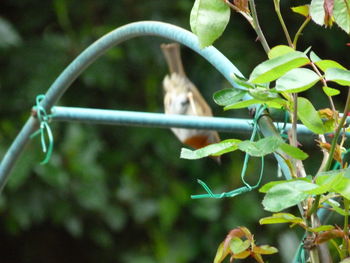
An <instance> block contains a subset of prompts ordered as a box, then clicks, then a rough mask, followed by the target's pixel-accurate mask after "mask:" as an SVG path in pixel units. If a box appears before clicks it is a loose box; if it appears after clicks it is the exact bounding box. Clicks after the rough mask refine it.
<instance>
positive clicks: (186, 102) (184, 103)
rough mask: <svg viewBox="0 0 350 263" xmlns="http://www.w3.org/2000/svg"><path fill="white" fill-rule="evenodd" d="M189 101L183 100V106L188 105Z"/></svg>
mask: <svg viewBox="0 0 350 263" xmlns="http://www.w3.org/2000/svg"><path fill="white" fill-rule="evenodd" d="M188 102H189V101H188V99H187V98H186V99H183V100H182V101H181V106H185V105H186V104H188Z"/></svg>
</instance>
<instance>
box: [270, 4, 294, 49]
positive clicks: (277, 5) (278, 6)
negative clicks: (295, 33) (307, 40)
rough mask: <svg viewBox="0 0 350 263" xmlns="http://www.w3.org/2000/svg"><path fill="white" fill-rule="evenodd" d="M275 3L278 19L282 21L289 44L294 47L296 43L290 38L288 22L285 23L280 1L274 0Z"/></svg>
mask: <svg viewBox="0 0 350 263" xmlns="http://www.w3.org/2000/svg"><path fill="white" fill-rule="evenodd" d="M273 3H274V5H275V11H276V13H277V16H278V19H279V21H280V23H281V26H282V29H283V32H284V34H285V36H286V38H287V41H288V45H289V46H290V47H292V48H294V45H293V42H292V39H291V38H290V35H289V32H288V29H287V26H286V24H285V23H284V20H283V17H282V14H281V9H280V1H279V0H273Z"/></svg>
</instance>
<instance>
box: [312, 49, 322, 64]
mask: <svg viewBox="0 0 350 263" xmlns="http://www.w3.org/2000/svg"><path fill="white" fill-rule="evenodd" d="M310 59H311V61H312V62H314V63H315V62H317V61H320V60H321V58H320V57H319V56H317V55H316V53H315V52H313V51H311V52H310Z"/></svg>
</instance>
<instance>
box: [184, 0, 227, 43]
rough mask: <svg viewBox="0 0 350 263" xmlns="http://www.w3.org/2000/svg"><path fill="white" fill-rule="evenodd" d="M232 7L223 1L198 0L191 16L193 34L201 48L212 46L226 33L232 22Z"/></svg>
mask: <svg viewBox="0 0 350 263" xmlns="http://www.w3.org/2000/svg"><path fill="white" fill-rule="evenodd" d="M230 14H231V11H230V7H229V6H228V5H227V4H225V2H224V1H222V0H196V1H195V2H194V5H193V8H192V10H191V15H190V25H191V30H192V32H193V33H194V34H195V35H197V37H198V40H199V44H200V46H201V48H204V47H207V46H210V45H211V44H212V43H213V42H214V41H215V40H216V39H217V38H219V37H220V36H221V35H222V33H223V32H224V30H225V28H226V26H227V24H228V22H229V20H230Z"/></svg>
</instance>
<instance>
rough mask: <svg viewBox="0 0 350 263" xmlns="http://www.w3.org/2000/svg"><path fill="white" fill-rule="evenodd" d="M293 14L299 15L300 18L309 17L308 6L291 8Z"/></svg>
mask: <svg viewBox="0 0 350 263" xmlns="http://www.w3.org/2000/svg"><path fill="white" fill-rule="evenodd" d="M291 9H292V11H293V12H294V13H297V14H300V15H302V16H305V17H308V16H309V5H300V6H296V7H292V8H291Z"/></svg>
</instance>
